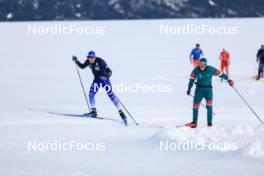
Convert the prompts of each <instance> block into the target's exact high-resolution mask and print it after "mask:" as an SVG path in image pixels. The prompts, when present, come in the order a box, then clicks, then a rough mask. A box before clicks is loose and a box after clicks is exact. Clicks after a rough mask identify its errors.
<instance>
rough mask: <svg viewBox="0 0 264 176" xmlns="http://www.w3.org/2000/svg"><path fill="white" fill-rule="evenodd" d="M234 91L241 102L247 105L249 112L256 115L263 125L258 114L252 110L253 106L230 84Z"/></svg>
mask: <svg viewBox="0 0 264 176" xmlns="http://www.w3.org/2000/svg"><path fill="white" fill-rule="evenodd" d="M232 87H233V89H234V91H235V92H236V93H237V95H238V96H239V97H240V98H241V99H242V100H243V102H244V103H245V104H246V105H247V107H248V108H249V109H250V110H251V112H252V113H253V114H254V115H255V116H256V118H257V119H258V120H259V122H260V123H261V124H262V125H264V122H263V121H262V120H261V118H260V117H259V116H258V114H257V113H256V112H255V111H254V110H253V108H252V107H251V106H250V105H249V103H248V102H247V101H246V100H245V99H244V97H243V96H242V95H241V94H240V93H239V91H238V90H237V88H235V87H234V86H232Z"/></svg>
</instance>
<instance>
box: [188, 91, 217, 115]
mask: <svg viewBox="0 0 264 176" xmlns="http://www.w3.org/2000/svg"><path fill="white" fill-rule="evenodd" d="M190 96H191V97H193V98H194V96H193V95H192V94H190ZM201 106H202V107H203V108H205V109H206V106H205V105H204V104H203V103H201ZM213 115H215V113H214V112H213Z"/></svg>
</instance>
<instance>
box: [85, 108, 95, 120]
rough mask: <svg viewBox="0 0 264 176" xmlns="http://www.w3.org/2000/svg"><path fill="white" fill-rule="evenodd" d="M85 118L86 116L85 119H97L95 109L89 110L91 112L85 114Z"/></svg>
mask: <svg viewBox="0 0 264 176" xmlns="http://www.w3.org/2000/svg"><path fill="white" fill-rule="evenodd" d="M85 116H86V117H92V118H96V117H97V111H96V108H92V109H91V112H89V113H87V114H86V115H85Z"/></svg>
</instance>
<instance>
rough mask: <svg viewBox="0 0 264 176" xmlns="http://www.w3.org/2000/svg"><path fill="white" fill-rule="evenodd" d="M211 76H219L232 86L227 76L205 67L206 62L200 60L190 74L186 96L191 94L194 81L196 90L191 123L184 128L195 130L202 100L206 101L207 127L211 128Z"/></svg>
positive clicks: (232, 83) (207, 66) (203, 59)
mask: <svg viewBox="0 0 264 176" xmlns="http://www.w3.org/2000/svg"><path fill="white" fill-rule="evenodd" d="M213 76H219V77H220V78H223V79H225V80H227V81H228V83H229V85H230V86H234V81H233V80H231V79H229V78H228V76H227V75H226V74H224V73H222V72H221V71H220V70H217V69H216V68H214V67H212V66H209V65H207V60H206V59H205V58H202V59H201V60H200V64H199V66H198V67H196V68H194V70H193V71H192V73H191V78H190V81H189V84H188V90H187V95H190V94H191V89H192V87H193V84H194V82H195V80H197V81H196V83H195V84H196V89H195V94H194V99H193V121H192V122H191V123H187V124H185V126H188V127H191V128H196V127H197V121H198V110H199V106H200V103H201V101H202V99H203V98H205V100H206V109H207V124H208V127H211V126H212V119H213V87H212V78H213Z"/></svg>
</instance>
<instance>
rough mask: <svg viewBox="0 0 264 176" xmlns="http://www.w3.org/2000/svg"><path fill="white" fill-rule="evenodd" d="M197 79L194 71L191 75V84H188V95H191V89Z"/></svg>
mask: <svg viewBox="0 0 264 176" xmlns="http://www.w3.org/2000/svg"><path fill="white" fill-rule="evenodd" d="M195 79H196V75H195V73H194V72H192V73H191V77H190V80H189V84H188V90H187V95H190V93H191V89H192V87H193V83H194V81H195Z"/></svg>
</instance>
